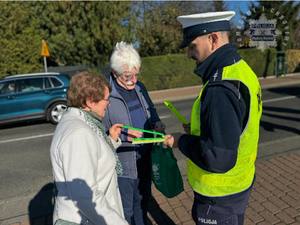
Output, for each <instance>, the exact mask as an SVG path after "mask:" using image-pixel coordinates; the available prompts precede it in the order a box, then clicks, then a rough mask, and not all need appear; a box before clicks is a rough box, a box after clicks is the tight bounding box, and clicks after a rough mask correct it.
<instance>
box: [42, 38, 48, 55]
mask: <svg viewBox="0 0 300 225" xmlns="http://www.w3.org/2000/svg"><path fill="white" fill-rule="evenodd" d="M41 56H44V57H49V56H50V53H49V49H48V45H47V42H46V41H45V40H42V51H41Z"/></svg>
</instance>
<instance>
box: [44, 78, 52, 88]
mask: <svg viewBox="0 0 300 225" xmlns="http://www.w3.org/2000/svg"><path fill="white" fill-rule="evenodd" d="M44 79H45V89H48V88H52V86H51V83H50V80H49V79H50V78H49V77H47V78H44Z"/></svg>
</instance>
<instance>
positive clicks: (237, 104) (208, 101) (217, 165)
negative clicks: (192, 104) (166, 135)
mask: <svg viewBox="0 0 300 225" xmlns="http://www.w3.org/2000/svg"><path fill="white" fill-rule="evenodd" d="M203 95H204V96H203V98H202V99H203V101H202V103H201V112H200V113H201V115H200V116H201V117H200V118H201V135H200V137H199V136H195V135H187V134H185V135H183V136H181V138H180V139H179V142H178V147H179V149H180V150H181V152H182V153H183V154H184V155H186V156H187V157H188V158H189V159H190V160H192V162H193V163H195V164H196V165H198V166H199V167H200V168H202V169H205V170H207V171H210V172H214V173H225V172H227V171H228V170H230V169H231V168H233V167H234V165H235V163H236V160H237V152H238V146H239V140H240V135H241V133H242V129H243V120H244V117H245V112H246V106H245V102H244V100H243V98H241V96H240V94H239V91H238V89H237V88H235V86H234V85H232V84H231V83H230V82H226V81H220V82H216V83H214V84H211V85H210V84H209V85H208V86H207V88H206V93H204V94H203Z"/></svg>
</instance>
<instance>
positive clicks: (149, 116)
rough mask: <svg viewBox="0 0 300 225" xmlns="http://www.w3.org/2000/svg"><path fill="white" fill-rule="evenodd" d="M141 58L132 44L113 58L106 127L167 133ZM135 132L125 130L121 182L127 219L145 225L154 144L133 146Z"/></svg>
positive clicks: (122, 44) (120, 46)
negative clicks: (142, 77) (141, 75)
mask: <svg viewBox="0 0 300 225" xmlns="http://www.w3.org/2000/svg"><path fill="white" fill-rule="evenodd" d="M140 68H141V58H140V56H139V54H138V52H137V51H136V50H135V49H134V48H133V46H132V45H131V44H127V43H125V42H119V43H117V44H116V46H115V49H114V51H113V53H112V55H111V58H110V69H109V71H106V74H105V75H106V77H107V79H108V80H109V81H110V85H111V86H112V92H111V95H110V105H109V106H108V108H107V113H106V115H105V118H104V123H105V125H106V128H107V129H108V128H109V127H111V126H112V124H114V123H122V124H126V125H130V126H133V127H136V128H141V129H148V130H149V129H156V130H157V131H163V130H164V125H163V123H162V122H161V121H160V119H159V117H158V115H157V112H156V109H155V108H154V105H153V103H152V101H151V99H150V97H149V95H148V92H147V90H146V88H145V86H144V85H143V84H142V83H141V82H140V81H138V74H139V72H140ZM130 132H131V131H130V130H129V131H126V130H125V131H124V132H123V131H122V133H121V136H120V138H121V140H122V145H121V146H120V147H119V148H118V149H117V154H118V156H119V159H120V161H121V164H122V167H123V174H121V175H118V183H119V188H120V193H121V198H122V203H123V209H124V214H125V218H126V220H127V221H128V223H130V224H138V225H143V224H146V220H147V209H148V202H149V200H150V197H151V154H150V153H151V149H152V144H143V145H142V144H141V145H132V144H131V142H130V140H131V133H130Z"/></svg>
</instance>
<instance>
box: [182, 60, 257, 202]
mask: <svg viewBox="0 0 300 225" xmlns="http://www.w3.org/2000/svg"><path fill="white" fill-rule="evenodd" d="M222 80H233V81H240V82H242V83H243V84H244V85H245V86H246V87H247V88H248V91H249V94H250V108H249V117H248V120H247V124H246V126H245V128H244V130H243V132H242V134H241V136H240V143H239V146H238V155H237V161H236V164H235V166H234V167H233V168H232V169H230V170H229V171H227V172H226V173H212V172H209V171H206V170H204V169H202V168H200V167H198V166H197V165H196V164H194V163H193V162H192V161H191V160H188V162H187V173H188V181H189V183H190V185H191V187H192V188H193V190H194V191H195V192H197V193H199V194H201V195H204V196H210V197H220V196H226V195H232V194H236V193H239V192H242V191H244V190H246V189H248V188H249V187H250V185H251V184H252V182H253V178H254V174H255V160H256V155H257V148H258V137H259V121H260V118H261V113H262V104H261V87H260V84H259V81H258V79H257V76H256V75H255V73H254V72H253V71H252V70H251V68H250V67H249V66H248V64H247V63H246V62H245V61H244V60H240V61H238V62H237V63H235V64H233V65H230V66H226V67H224V68H223V73H222ZM205 88H206V85H204V87H203V88H202V90H201V92H200V94H199V97H198V98H197V99H196V101H195V102H194V105H193V108H192V113H191V134H193V135H198V136H200V133H201V132H200V130H201V129H200V127H201V124H200V106H201V104H200V103H201V95H202V93H203V90H204V89H205ZM229 129H230V128H229Z"/></svg>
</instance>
